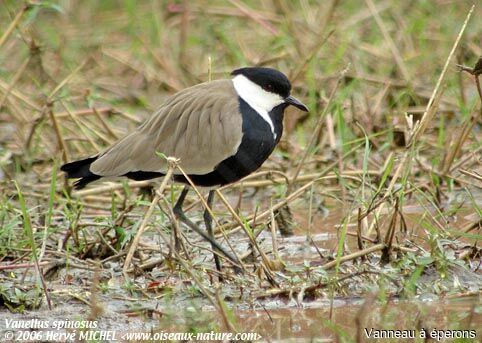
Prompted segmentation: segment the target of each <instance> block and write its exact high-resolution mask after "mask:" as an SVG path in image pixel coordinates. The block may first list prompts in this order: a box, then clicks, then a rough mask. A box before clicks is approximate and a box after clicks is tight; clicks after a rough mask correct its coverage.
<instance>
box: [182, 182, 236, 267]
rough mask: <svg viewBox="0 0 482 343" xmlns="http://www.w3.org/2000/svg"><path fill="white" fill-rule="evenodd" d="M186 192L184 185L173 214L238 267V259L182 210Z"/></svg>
mask: <svg viewBox="0 0 482 343" xmlns="http://www.w3.org/2000/svg"><path fill="white" fill-rule="evenodd" d="M187 192H189V188H188V186H185V187H184V189H183V190H182V192H181V195H180V196H179V199H178V200H177V202H176V205H174V208H173V211H174V214H175V215H176V217H177V218H179V220H180V221H182V222H183V223H184V224H186V225H187V226H189V228H190V229H191V230H193V231H195V232H196V233H197V234H198V235H200V236H201V237H202V238H204V239H205V240H206V241H208V242H209V243H211V246H212V247H213V249H214V252H216V251H219V252H220V253H222V254H223V255H224V256H226V257H227V259H228V260H230V261H231V262H232V263H233V264H234V265H235V267H236V269H238V268H239V267H238V265H239V264H240V263H239V261H238V259H237V258H236V257H235V256H233V255H232V254H230V253H228V252H227V251H226V250H225V249H224V248H223V247H222V246H221V245H220V244H219V243H218V242H216V240H215V239H214V238H211V236H209V235H207V234H206V233H205V232H204V231H203V230H201V229H200V228H199V227H198V226H197V225H196V224H194V223H193V222H192V221H191V220H190V219H189V218H188V217H186V214H185V213H184V211H183V210H182V204H183V202H184V200H185V199H186V195H187Z"/></svg>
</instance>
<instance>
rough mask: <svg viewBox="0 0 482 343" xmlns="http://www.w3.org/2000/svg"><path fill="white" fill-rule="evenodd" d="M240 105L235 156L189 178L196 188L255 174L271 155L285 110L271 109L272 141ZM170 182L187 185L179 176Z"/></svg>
mask: <svg viewBox="0 0 482 343" xmlns="http://www.w3.org/2000/svg"><path fill="white" fill-rule="evenodd" d="M239 101H240V111H241V114H242V116H243V128H242V130H243V137H242V139H241V144H240V145H239V148H238V151H237V152H236V154H235V155H233V156H231V157H228V158H227V159H225V160H224V161H222V162H221V163H219V164H218V165H217V166H216V167H215V168H214V170H213V171H212V172H210V173H208V174H203V175H196V174H189V175H188V176H189V178H190V179H191V180H192V182H193V183H194V184H195V185H196V186H201V187H214V186H223V185H227V184H230V183H233V182H236V181H238V180H240V179H242V178H243V177H245V176H248V175H249V174H251V173H252V172H254V171H256V170H257V169H258V168H259V167H261V165H262V164H263V162H264V161H266V159H267V158H268V157H269V155H271V153H272V152H273V150H274V148H275V147H276V144H278V142H279V140H280V138H281V135H282V133H283V112H284V109H285V108H286V106H285V105H284V104H283V105H280V106H278V107H275V108H274V109H273V110H272V111H271V113H270V117H271V120H272V121H273V124H274V129H275V133H276V139H275V138H274V137H273V132H272V131H271V127H270V125H269V124H268V123H267V122H266V121H265V120H264V119H263V118H262V117H261V116H260V115H259V114H258V113H257V112H255V111H254V110H253V109H252V108H251V107H250V106H249V105H248V104H247V103H246V102H245V101H244V100H242V99H239ZM125 176H127V177H129V178H131V179H135V180H145V179H151V178H154V177H160V176H163V174H161V173H156V172H142V171H138V172H131V173H128V174H126V175H125ZM174 180H175V181H177V182H182V183H185V184H189V182H188V181H187V180H186V178H185V177H184V176H183V175H174Z"/></svg>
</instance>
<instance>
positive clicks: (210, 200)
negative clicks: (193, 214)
mask: <svg viewBox="0 0 482 343" xmlns="http://www.w3.org/2000/svg"><path fill="white" fill-rule="evenodd" d="M213 200H214V191H209V195H208V199H207V204H208V206H209V208H211V209H212V208H213ZM204 224H206V230H207V232H208V235H209V236H210V237H211V239H212V240H214V239H215V238H214V232H213V217H211V214H210V213H209V211H208V209H207V208H206V209H205V210H204ZM211 246H212V248H213V250H216V247H215V246H213V245H211ZM214 263H215V264H216V269H217V270H218V272H221V262H220V261H219V256H218V255H216V254H214Z"/></svg>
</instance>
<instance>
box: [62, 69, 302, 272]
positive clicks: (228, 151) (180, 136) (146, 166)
mask: <svg viewBox="0 0 482 343" xmlns="http://www.w3.org/2000/svg"><path fill="white" fill-rule="evenodd" d="M290 93H291V83H290V81H289V80H288V78H287V76H286V75H285V74H283V73H282V72H280V71H278V70H276V69H273V68H267V67H243V68H239V69H236V70H234V71H232V72H231V78H227V79H219V80H213V81H208V82H204V83H200V84H197V85H195V86H192V87H189V88H186V89H184V90H181V91H179V92H177V93H175V94H174V95H172V96H170V97H169V98H168V99H167V100H166V101H165V102H164V103H163V104H161V105H160V107H159V108H158V109H157V110H156V111H155V112H154V113H153V114H152V115H151V116H150V117H149V118H148V119H147V120H146V121H145V122H144V123H143V124H141V125H140V126H139V127H138V128H137V129H136V130H134V131H133V132H131V133H129V134H127V135H126V136H125V137H124V138H121V139H120V140H118V141H117V142H116V143H114V144H113V145H111V146H110V147H108V148H107V149H105V150H104V151H102V152H100V153H98V154H96V155H93V156H91V157H87V158H84V159H81V160H77V161H74V162H70V163H66V164H64V165H63V166H61V168H60V169H61V170H62V171H64V172H65V173H66V174H67V175H66V176H67V178H69V179H70V178H75V179H78V180H77V181H76V182H75V183H74V188H76V189H82V188H84V187H85V186H86V185H87V184H89V183H91V182H93V181H97V180H99V179H102V178H106V177H119V176H123V177H127V178H129V179H132V180H138V181H139V180H148V179H154V178H158V177H162V176H165V174H166V172H167V169H168V162H167V160H166V159H163V158H161V157H160V156H159V155H158V153H161V154H163V155H164V156H171V157H175V158H177V159H178V161H179V166H181V167H182V169H183V171H184V172H185V173H186V175H187V176H188V177H189V178H190V179H191V180H192V182H193V183H194V185H196V186H199V187H205V188H208V189H209V193H208V197H207V204H208V206H209V207H212V204H213V201H214V194H215V193H214V190H215V189H216V188H218V187H221V186H224V185H227V184H231V183H234V182H236V181H239V180H241V179H242V178H244V177H246V176H248V175H249V174H251V173H253V172H254V171H256V170H257V169H258V168H259V167H261V165H262V164H263V162H264V161H265V160H266V159H267V158H268V157H269V156H270V155H271V153H272V152H273V150H274V149H275V147H276V145H277V144H278V142H279V141H280V139H281V135H282V133H283V116H284V111H285V109H286V108H287V107H288V106H294V107H296V108H298V109H299V110H301V111H305V112H308V108H307V107H306V105H304V104H303V103H302V102H301V101H299V100H298V99H296V98H295V97H293V96H292V95H291V94H290ZM173 180H174V181H176V182H179V183H183V184H185V186H184V188H183V190H182V191H181V194H180V196H179V198H178V200H177V202H176V204H175V206H174V208H173V212H174V214H175V216H176V217H177V218H178V219H179V220H181V221H182V222H184V223H185V224H186V225H187V226H189V227H190V228H191V229H193V230H194V231H196V232H197V233H198V234H199V235H201V236H202V237H203V238H204V239H206V240H207V241H209V242H210V243H211V246H212V248H213V251H216V250H217V251H218V252H220V253H221V254H223V255H225V257H227V258H228V260H230V261H231V262H232V263H233V264H234V265H236V264H237V263H239V261H238V260H237V258H236V257H234V256H233V255H231V254H230V253H228V252H227V251H226V250H225V249H224V248H222V246H221V245H220V244H219V243H217V241H216V240H215V239H214V234H213V231H212V217H211V216H210V214H209V212H208V211H207V209H206V211H205V212H204V222H205V226H206V231H207V233H208V234H206V233H205V232H204V231H202V230H201V229H199V228H198V227H197V225H195V224H194V223H193V222H192V221H191V220H190V219H189V218H188V217H187V216H186V215H185V213H184V212H183V209H182V206H183V202H184V200H185V198H186V195H187V193H188V191H189V183H188V180H187V179H186V177H185V176H184V175H183V174H182V173H181V172H180V171H178V170H176V171H175V172H174V174H173ZM214 260H215V263H216V268H217V269H218V270H220V268H221V265H220V261H219V258H218V256H217V255H216V254H214Z"/></svg>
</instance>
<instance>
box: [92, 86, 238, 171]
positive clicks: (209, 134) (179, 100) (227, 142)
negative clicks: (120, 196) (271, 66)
mask: <svg viewBox="0 0 482 343" xmlns="http://www.w3.org/2000/svg"><path fill="white" fill-rule="evenodd" d="M241 138H242V117H241V113H240V112H239V102H238V97H237V93H236V91H235V89H234V87H233V83H232V81H231V80H217V81H212V82H206V83H202V84H199V85H196V86H193V87H190V88H186V89H184V90H182V91H180V92H178V93H176V94H174V95H173V96H172V97H170V98H169V99H167V101H166V102H165V103H164V104H163V105H162V106H161V107H160V108H159V109H158V110H157V111H156V112H155V113H154V114H153V115H152V116H151V118H149V119H148V120H147V121H145V122H144V123H143V124H142V125H141V126H140V127H139V128H137V130H136V131H134V132H132V133H131V134H129V135H127V136H126V137H124V138H122V139H121V140H119V141H118V142H117V143H115V144H114V145H112V146H111V147H110V148H108V149H107V150H105V151H104V152H103V153H101V154H100V157H99V158H98V159H97V160H96V161H95V162H94V163H92V165H91V167H90V170H91V171H92V172H93V173H95V174H97V175H101V176H121V175H124V174H126V173H128V172H133V171H156V172H166V170H167V163H166V161H165V160H164V159H163V158H161V157H159V156H157V155H156V151H158V152H161V153H163V154H165V155H166V156H173V157H177V158H179V159H180V165H181V167H182V168H183V169H184V171H185V172H186V173H188V174H197V175H203V174H207V173H209V172H211V171H212V170H213V169H214V167H215V166H216V165H217V164H219V163H220V162H221V161H223V160H225V159H226V158H228V157H230V156H232V155H234V154H235V153H236V151H237V149H238V147H239V145H240V144H241ZM177 173H178V174H179V172H177Z"/></svg>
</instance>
